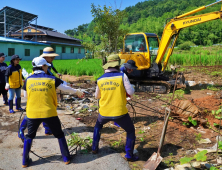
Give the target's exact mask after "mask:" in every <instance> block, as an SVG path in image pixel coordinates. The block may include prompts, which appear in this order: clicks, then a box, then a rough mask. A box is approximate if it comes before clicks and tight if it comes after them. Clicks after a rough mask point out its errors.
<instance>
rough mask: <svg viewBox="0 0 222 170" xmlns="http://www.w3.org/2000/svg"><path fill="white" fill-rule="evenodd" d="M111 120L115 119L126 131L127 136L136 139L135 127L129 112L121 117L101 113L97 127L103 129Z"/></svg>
mask: <svg viewBox="0 0 222 170" xmlns="http://www.w3.org/2000/svg"><path fill="white" fill-rule="evenodd" d="M109 121H115V122H116V123H117V124H118V125H119V126H120V127H121V128H123V129H124V130H125V131H126V133H127V138H129V139H132V140H135V128H134V125H133V122H132V120H131V118H130V116H129V114H128V113H127V114H126V115H124V116H122V117H120V118H107V117H102V116H101V115H100V114H99V116H98V119H97V122H96V125H95V128H99V129H101V128H102V127H103V125H104V124H106V123H108V122H109Z"/></svg>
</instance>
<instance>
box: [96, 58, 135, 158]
mask: <svg viewBox="0 0 222 170" xmlns="http://www.w3.org/2000/svg"><path fill="white" fill-rule="evenodd" d="M119 66H120V58H119V56H118V55H117V54H112V55H110V56H108V57H107V63H106V64H105V65H104V66H103V68H104V69H105V74H103V75H102V76H101V77H100V78H98V80H97V87H96V93H95V97H96V98H97V99H100V100H99V116H98V119H97V122H96V125H95V127H94V134H93V146H92V152H93V153H94V154H96V153H98V146H99V140H100V130H101V129H102V127H103V125H104V124H106V123H107V122H109V121H114V122H116V123H117V124H118V125H119V126H120V127H122V128H123V129H124V130H125V131H126V132H127V139H126V146H125V150H126V155H125V159H126V160H128V161H137V160H138V159H139V158H138V157H137V156H135V155H133V150H134V145H135V138H136V137H135V128H134V125H133V123H132V121H131V118H130V116H129V114H128V110H127V108H126V102H127V101H126V94H128V95H132V94H133V93H134V88H133V87H132V86H131V84H130V82H129V79H128V77H127V76H126V75H125V74H124V73H121V72H120V70H119Z"/></svg>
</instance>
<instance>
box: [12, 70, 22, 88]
mask: <svg viewBox="0 0 222 170" xmlns="http://www.w3.org/2000/svg"><path fill="white" fill-rule="evenodd" d="M8 81H9V82H8V83H9V85H10V88H12V89H17V88H20V87H21V86H22V85H23V84H22V83H23V82H22V70H21V69H19V71H17V70H16V71H13V72H12V75H10V76H9V78H8Z"/></svg>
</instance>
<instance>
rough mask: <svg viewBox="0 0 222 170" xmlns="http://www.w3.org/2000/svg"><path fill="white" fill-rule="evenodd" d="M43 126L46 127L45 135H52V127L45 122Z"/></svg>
mask: <svg viewBox="0 0 222 170" xmlns="http://www.w3.org/2000/svg"><path fill="white" fill-rule="evenodd" d="M43 127H44V128H45V135H46V136H48V135H52V131H51V130H50V128H49V127H48V125H47V124H46V123H45V122H43Z"/></svg>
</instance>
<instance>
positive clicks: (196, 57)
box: [168, 46, 222, 66]
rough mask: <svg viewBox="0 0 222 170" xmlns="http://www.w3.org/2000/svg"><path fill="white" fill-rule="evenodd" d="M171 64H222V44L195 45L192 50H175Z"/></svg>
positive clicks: (170, 60)
mask: <svg viewBox="0 0 222 170" xmlns="http://www.w3.org/2000/svg"><path fill="white" fill-rule="evenodd" d="M168 63H169V64H173V65H175V64H176V65H181V66H214V65H222V46H210V47H193V48H191V49H190V50H186V51H185V50H183V51H180V50H176V49H175V50H174V52H173V54H172V56H171V57H170V59H169V62H168Z"/></svg>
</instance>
